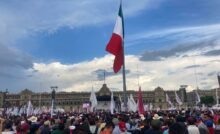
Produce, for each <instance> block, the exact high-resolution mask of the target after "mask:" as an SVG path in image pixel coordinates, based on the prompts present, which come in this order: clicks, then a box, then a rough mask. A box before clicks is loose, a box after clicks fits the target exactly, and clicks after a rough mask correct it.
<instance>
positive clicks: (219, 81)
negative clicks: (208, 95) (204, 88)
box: [217, 74, 220, 87]
mask: <svg viewBox="0 0 220 134" xmlns="http://www.w3.org/2000/svg"><path fill="white" fill-rule="evenodd" d="M217 77H218V84H219V87H220V76H219V74H218V75H217Z"/></svg>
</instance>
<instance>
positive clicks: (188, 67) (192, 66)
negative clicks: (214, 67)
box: [184, 65, 205, 69]
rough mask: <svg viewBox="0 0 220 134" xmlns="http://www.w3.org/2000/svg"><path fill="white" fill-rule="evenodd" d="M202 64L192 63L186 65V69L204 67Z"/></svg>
mask: <svg viewBox="0 0 220 134" xmlns="http://www.w3.org/2000/svg"><path fill="white" fill-rule="evenodd" d="M203 66H205V65H203ZM203 66H202V65H190V66H186V67H184V69H192V68H197V67H203Z"/></svg>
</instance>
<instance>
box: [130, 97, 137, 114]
mask: <svg viewBox="0 0 220 134" xmlns="http://www.w3.org/2000/svg"><path fill="white" fill-rule="evenodd" d="M130 101H131V104H132V111H133V112H136V111H137V103H136V102H135V100H134V97H133V95H132V94H130Z"/></svg>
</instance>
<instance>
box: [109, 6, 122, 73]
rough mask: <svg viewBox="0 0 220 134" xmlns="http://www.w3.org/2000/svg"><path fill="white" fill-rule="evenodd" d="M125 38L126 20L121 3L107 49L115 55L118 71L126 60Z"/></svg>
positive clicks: (114, 66)
mask: <svg viewBox="0 0 220 134" xmlns="http://www.w3.org/2000/svg"><path fill="white" fill-rule="evenodd" d="M123 40H124V21H123V13H122V4H120V7H119V12H118V16H117V19H116V24H115V28H114V31H113V34H112V37H111V39H110V41H109V43H108V44H107V46H106V51H108V52H109V53H111V54H113V55H114V56H115V60H114V65H113V70H114V72H115V73H117V72H118V71H119V70H120V69H121V66H122V65H123V60H124V50H123Z"/></svg>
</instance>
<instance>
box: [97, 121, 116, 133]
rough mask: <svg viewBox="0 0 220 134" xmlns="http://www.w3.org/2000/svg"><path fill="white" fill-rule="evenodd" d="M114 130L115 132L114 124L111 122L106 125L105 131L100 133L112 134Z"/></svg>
mask: <svg viewBox="0 0 220 134" xmlns="http://www.w3.org/2000/svg"><path fill="white" fill-rule="evenodd" d="M113 130H114V124H113V122H111V121H110V122H108V123H106V125H105V127H104V130H102V131H101V132H100V134H112V131H113Z"/></svg>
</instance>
